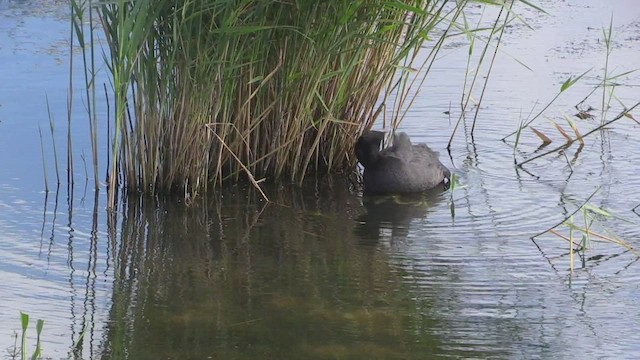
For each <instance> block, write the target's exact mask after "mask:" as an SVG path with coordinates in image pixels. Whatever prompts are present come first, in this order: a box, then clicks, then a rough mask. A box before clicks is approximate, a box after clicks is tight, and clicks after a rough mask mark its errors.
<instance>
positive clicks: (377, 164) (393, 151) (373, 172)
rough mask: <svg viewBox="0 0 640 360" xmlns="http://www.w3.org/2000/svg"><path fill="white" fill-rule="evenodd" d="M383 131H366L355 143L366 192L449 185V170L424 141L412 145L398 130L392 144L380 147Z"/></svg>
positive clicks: (416, 189)
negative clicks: (362, 168) (381, 148)
mask: <svg viewBox="0 0 640 360" xmlns="http://www.w3.org/2000/svg"><path fill="white" fill-rule="evenodd" d="M383 139H384V133H383V132H380V131H368V132H365V133H364V134H362V136H360V138H359V139H358V142H357V143H356V149H355V150H356V157H357V158H358V161H360V163H361V164H362V166H364V174H363V181H364V190H365V192H366V193H370V194H399V193H418V192H423V191H426V190H429V189H433V188H436V187H438V186H442V187H443V189H447V188H449V181H450V178H451V172H450V171H449V169H447V168H446V167H445V166H444V165H442V163H441V162H440V160H438V153H437V152H435V151H433V150H431V149H430V148H429V147H428V146H427V145H425V144H418V145H412V144H411V140H410V139H409V136H408V135H407V134H405V133H398V134H396V135H395V136H394V141H393V146H390V147H387V148H385V149H383V150H382V151H381V150H380V144H381V143H382V140H383Z"/></svg>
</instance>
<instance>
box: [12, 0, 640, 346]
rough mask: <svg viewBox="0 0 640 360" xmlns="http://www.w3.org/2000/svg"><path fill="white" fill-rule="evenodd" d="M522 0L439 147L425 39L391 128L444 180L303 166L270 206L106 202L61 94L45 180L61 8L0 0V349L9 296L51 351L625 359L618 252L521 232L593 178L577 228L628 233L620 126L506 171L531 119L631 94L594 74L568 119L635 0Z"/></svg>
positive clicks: (447, 52)
mask: <svg viewBox="0 0 640 360" xmlns="http://www.w3.org/2000/svg"><path fill="white" fill-rule="evenodd" d="M540 3H541V6H542V7H543V8H544V9H545V10H546V11H547V12H548V13H549V15H542V14H540V13H537V12H535V11H532V10H527V9H524V8H519V9H516V11H520V12H519V13H521V14H523V16H524V17H525V19H526V20H527V22H528V24H529V25H530V26H531V27H532V28H533V29H529V28H527V27H526V26H523V25H521V24H515V23H514V25H513V26H511V27H510V28H509V29H508V30H507V32H506V34H505V36H504V39H503V43H502V45H501V50H500V52H499V54H498V56H497V58H496V63H495V64H494V68H493V70H492V73H491V81H490V82H489V84H488V87H487V92H486V94H485V96H484V98H483V100H482V103H481V105H480V107H481V109H480V111H479V113H478V114H479V115H478V118H477V125H476V129H475V133H474V134H473V135H472V134H471V125H472V119H473V114H474V113H475V108H471V109H469V111H468V116H467V119H466V121H465V122H464V124H463V125H462V126H461V127H460V128H459V129H458V131H457V133H456V136H455V137H454V141H453V143H452V146H451V151H450V152H447V151H446V145H447V142H448V140H449V136H450V135H451V133H452V131H453V128H454V125H455V122H456V121H457V119H458V116H459V115H460V105H459V104H460V97H461V91H462V89H463V81H464V74H465V71H466V70H465V69H466V59H467V54H468V48H467V44H466V42H465V41H464V39H463V38H459V39H453V41H452V42H451V43H449V44H447V46H446V47H445V48H444V49H443V51H442V52H441V57H440V59H439V60H438V62H437V63H436V66H435V68H434V69H432V71H431V73H430V74H429V77H428V78H427V82H426V84H425V86H424V88H423V89H422V91H421V94H420V96H419V99H418V101H417V103H416V104H415V106H414V107H413V108H412V110H411V111H410V112H409V113H408V115H407V117H406V119H405V121H404V122H403V124H402V129H403V130H405V131H407V132H410V133H411V135H412V138H413V139H414V141H417V142H427V143H429V144H430V146H432V147H433V148H435V149H437V150H439V151H440V152H441V157H442V159H443V162H444V163H445V164H446V165H447V166H449V167H450V168H451V169H452V170H453V171H454V172H455V173H456V174H457V175H458V176H459V177H460V181H461V183H462V185H463V187H461V188H458V189H456V190H455V191H453V193H451V192H450V191H449V192H444V193H438V194H430V195H429V196H425V197H423V198H420V199H415V198H374V199H371V198H363V197H362V195H361V193H360V192H359V190H358V189H357V187H354V186H353V184H351V183H350V182H349V181H346V180H340V179H321V180H318V181H309V183H307V184H305V186H304V187H303V188H295V187H290V186H279V187H269V188H267V191H268V193H269V196H270V198H271V199H272V200H273V202H272V203H265V202H264V201H262V200H261V199H260V196H259V195H258V194H256V193H255V192H254V191H253V190H252V189H250V188H246V187H243V186H239V187H232V188H227V189H223V190H220V191H218V192H217V193H216V194H212V195H211V196H209V197H207V198H201V199H199V200H198V201H197V202H196V203H195V204H193V205H192V206H185V204H184V203H183V202H182V201H180V199H176V198H163V199H152V198H142V199H137V198H131V199H123V200H121V202H120V204H119V207H118V211H117V212H116V213H108V212H107V211H105V200H106V199H105V193H104V190H103V191H102V192H99V193H94V192H93V191H92V184H91V181H89V184H88V185H87V184H86V183H85V179H84V178H85V172H84V167H83V165H81V164H82V159H81V155H82V154H84V155H88V154H89V153H90V144H89V142H88V139H87V138H86V137H84V136H83V135H82V134H86V133H87V128H86V127H87V126H86V120H84V117H83V112H84V111H85V110H84V107H83V104H82V102H81V101H80V100H77V101H76V105H75V108H74V114H75V115H74V121H73V130H72V131H73V132H74V134H75V135H76V136H75V139H76V140H74V149H76V151H75V152H76V154H77V156H76V170H75V174H74V178H75V185H74V186H73V187H68V186H67V185H66V177H67V174H66V173H65V172H64V171H62V172H61V173H60V176H61V177H62V185H61V187H60V188H59V189H58V191H56V188H55V180H54V179H55V171H54V166H53V163H54V161H53V153H52V150H51V149H52V141H51V135H50V134H49V116H48V113H47V106H46V104H47V103H46V101H47V100H46V98H48V100H49V104H50V106H51V109H52V114H53V115H54V117H55V124H56V126H55V129H54V138H55V139H56V144H57V147H58V152H59V154H58V157H59V161H60V162H61V164H62V165H61V169H65V168H66V166H65V164H66V160H65V156H64V154H65V149H66V140H65V139H66V138H65V136H66V101H67V93H68V88H69V86H68V84H69V71H68V68H69V65H68V62H67V59H68V36H69V35H68V31H69V29H68V24H67V22H66V17H65V16H66V15H65V14H66V11H67V9H66V5H67V4H66V3H65V2H51V1H6V0H5V1H1V0H0V64H1V65H2V66H0V79H3V84H4V85H3V86H2V87H0V149H1V151H0V279H2V280H0V294H2V296H0V324H2V325H0V351H2V357H3V358H11V355H10V354H11V349H12V347H13V346H14V334H15V333H17V332H19V331H20V330H19V329H20V322H19V312H20V311H24V312H27V313H29V314H30V315H31V317H32V319H37V318H40V319H44V320H45V328H44V333H43V352H44V354H45V356H47V357H50V358H54V359H58V358H68V357H73V358H87V359H88V358H104V359H123V358H129V359H206V358H212V359H245V358H246V359H255V358H285V359H286V358H304V359H333V358H343V359H344V358H346V359H361V358H366V359H424V358H429V357H432V358H501V359H502V358H527V359H531V358H558V359H562V358H613V359H622V358H629V359H631V358H637V356H638V354H640V345H638V344H640V334H639V333H638V331H637V329H638V328H639V327H640V307H639V306H638V305H637V299H638V297H639V296H640V288H639V287H640V285H639V284H640V266H639V264H638V257H637V256H636V255H635V254H634V253H633V252H631V251H628V250H627V249H626V248H623V247H621V246H618V245H614V244H611V243H602V242H593V243H592V247H591V249H590V250H589V251H587V252H586V253H585V256H584V258H583V259H582V260H581V259H580V258H578V259H577V260H576V262H575V265H576V269H575V271H574V272H573V273H571V272H570V270H569V252H568V246H567V243H566V242H565V241H563V240H561V239H559V238H558V237H555V236H553V235H543V236H540V237H538V238H536V241H532V240H531V236H533V235H534V234H537V233H540V232H542V231H544V230H546V229H548V228H550V227H551V226H553V225H555V224H556V223H558V222H559V221H561V220H562V219H563V218H565V217H566V216H568V215H569V214H571V213H572V212H574V211H575V210H576V209H577V208H579V207H580V206H581V205H582V204H583V203H584V201H585V200H586V199H587V198H588V197H589V196H590V195H591V194H593V193H594V191H596V190H597V191H596V193H595V195H594V196H593V198H592V199H591V201H590V203H591V204H593V205H594V206H598V207H602V208H606V209H607V210H608V211H610V212H611V213H613V214H615V215H617V216H618V218H604V219H600V221H599V224H597V225H596V226H597V230H598V231H601V232H604V231H606V230H611V231H612V232H614V233H615V234H616V235H617V236H619V237H620V238H622V239H624V240H626V241H628V242H629V243H630V244H631V245H632V246H634V247H638V246H640V244H639V243H638V239H639V238H640V230H639V229H640V227H638V215H637V214H636V213H634V212H633V211H632V209H633V208H634V207H635V206H637V205H638V204H640V180H639V177H638V175H637V174H638V173H639V172H640V136H638V129H639V128H640V126H639V125H638V124H637V123H635V122H633V121H631V120H630V119H622V120H620V121H618V122H616V123H615V124H612V125H611V126H609V127H607V128H606V129H605V130H603V131H599V132H597V133H595V134H594V135H591V136H589V137H587V138H586V139H585V145H584V147H583V148H582V149H580V150H579V149H578V144H574V145H573V146H571V147H569V148H568V149H566V150H565V151H564V152H563V153H555V154H551V155H548V156H546V157H543V158H541V159H538V160H535V161H533V162H531V163H529V164H527V165H525V166H524V167H523V168H522V169H520V168H518V167H516V166H514V153H515V159H516V160H517V161H522V160H524V159H527V158H530V157H532V156H534V155H536V154H539V153H541V152H543V151H545V150H548V149H550V148H553V147H556V146H559V145H561V144H562V143H563V138H562V136H561V135H560V134H559V133H558V132H557V131H556V130H555V129H554V126H553V124H552V123H551V121H550V120H554V121H556V122H558V123H559V124H562V126H563V127H564V128H565V129H569V128H568V126H567V125H566V121H565V120H564V119H563V114H566V115H568V116H569V117H571V118H572V119H573V120H574V121H575V122H576V125H577V126H578V128H579V129H580V130H581V131H582V133H586V132H587V131H589V130H590V129H592V128H594V127H596V126H598V125H599V124H600V122H601V121H602V119H603V118H604V119H606V120H609V119H613V118H614V117H615V115H616V114H617V113H619V112H620V111H621V108H622V105H621V104H624V105H627V106H631V105H633V104H635V103H636V102H638V101H640V95H639V94H640V93H639V92H638V86H639V85H640V81H639V80H640V76H639V75H638V74H636V73H632V74H630V75H628V76H624V77H622V78H619V79H617V80H616V81H617V84H618V85H617V86H616V87H615V90H614V95H615V98H614V100H612V101H611V108H610V109H607V112H606V113H603V112H602V111H601V110H602V93H601V90H598V92H597V93H596V95H593V96H592V97H590V98H588V100H587V101H586V103H585V105H584V106H585V108H586V107H587V106H592V107H594V108H595V109H596V110H594V111H592V112H591V113H592V114H593V115H594V118H593V119H586V120H580V119H578V118H576V117H573V114H575V113H577V111H578V110H576V109H575V108H574V105H575V104H577V103H578V102H580V101H581V100H582V99H583V98H584V97H585V96H587V95H588V94H589V92H590V91H591V90H592V88H593V87H594V86H596V85H597V84H598V83H600V82H601V80H602V77H603V74H604V64H605V59H606V48H605V46H604V42H603V38H602V28H603V27H608V24H609V20H610V17H611V16H612V15H613V20H614V36H613V40H614V41H613V43H612V44H613V46H612V52H611V55H610V57H609V67H608V72H609V74H618V73H623V72H626V71H629V70H633V69H636V68H637V66H638V64H639V63H638V61H637V59H638V56H637V55H638V54H639V53H640V52H639V51H640V41H639V40H640V8H639V7H638V6H637V4H636V2H635V1H630V0H629V1H623V0H616V1H608V2H603V1H596V0H589V1H581V2H573V3H571V2H557V1H541V2H540ZM470 11H471V13H470V15H471V16H479V14H480V13H481V12H480V9H479V8H478V9H473V8H472V9H470ZM485 16H487V15H486V14H485ZM479 53H480V49H476V50H475V52H474V54H476V55H477V54H479ZM516 60H517V61H516ZM523 64H524V65H526V66H527V67H528V68H530V69H527V67H525V66H524V65H523ZM589 69H592V70H591V72H589V73H588V74H587V75H585V77H584V79H583V80H582V81H580V82H579V83H577V84H576V85H575V86H574V87H572V88H571V90H570V91H568V92H566V93H564V94H563V95H562V96H561V97H560V98H559V99H558V100H557V101H556V102H554V104H553V105H552V106H551V107H550V108H549V109H548V110H547V111H546V112H545V114H546V116H545V117H542V118H540V119H538V120H536V122H535V123H534V124H533V126H534V127H536V128H537V129H539V130H541V131H543V132H545V133H546V134H548V135H549V136H550V137H551V138H552V139H553V141H554V142H553V143H552V144H551V145H549V146H548V147H547V148H545V149H538V147H539V146H540V140H539V139H538V138H537V137H536V136H535V135H534V134H533V133H532V132H530V131H525V132H524V133H523V135H522V137H521V139H520V145H519V146H518V148H517V149H516V151H515V152H514V149H513V142H514V138H509V139H507V141H506V142H504V141H502V140H501V139H502V138H503V137H504V136H505V135H507V134H509V133H510V132H512V131H514V130H515V129H516V128H517V126H518V124H519V123H520V121H521V119H522V118H525V117H527V116H528V115H529V113H536V112H537V111H539V109H541V108H542V107H543V106H544V105H545V104H546V103H547V102H549V101H550V100H551V99H552V98H553V97H554V96H555V94H556V93H557V92H558V91H559V89H560V85H561V84H562V83H563V82H564V81H565V80H567V79H568V78H569V77H570V76H577V75H579V74H582V73H583V72H585V71H587V70H589ZM79 76H80V75H79V72H76V73H75V75H74V77H75V78H77V79H80V77H79ZM101 76H102V78H103V79H106V74H104V73H102V74H101ZM105 81H106V80H105ZM75 91H77V92H78V93H77V94H76V98H78V99H79V96H81V89H76V90H75ZM479 98H480V92H479V91H475V92H474V99H475V100H478V99H479ZM103 107H104V106H103ZM534 107H535V109H534V110H533V111H532V108H534ZM105 111H106V110H105V109H104V108H101V109H99V112H100V114H101V116H100V118H101V121H103V119H104V118H105V117H106V113H105ZM446 112H448V113H446ZM633 113H634V114H635V116H636V118H638V119H640V115H638V114H640V112H638V111H635V112H633ZM101 125H104V124H101ZM39 126H40V127H41V128H42V131H43V134H44V136H43V141H44V143H45V148H46V149H47V151H46V153H47V155H46V156H45V160H46V167H47V169H48V171H47V174H48V179H49V186H50V187H51V188H52V191H51V192H49V194H48V195H47V194H45V192H44V180H43V174H42V155H41V147H40V138H39V136H38V127H39ZM102 166H104V165H102ZM88 171H89V174H90V175H91V173H90V169H89V170H88ZM452 198H453V208H454V211H455V217H453V216H452V213H451V203H452ZM576 219H581V218H579V217H578V218H576ZM32 326H33V324H32ZM83 333H84V337H83V340H82V342H81V343H80V345H79V346H78V347H77V348H73V345H74V344H76V343H77V342H78V341H80V338H81V335H82V334H83ZM34 334H35V333H34V330H33V328H32V329H31V331H30V335H31V337H30V339H29V344H30V345H31V346H33V344H34Z"/></svg>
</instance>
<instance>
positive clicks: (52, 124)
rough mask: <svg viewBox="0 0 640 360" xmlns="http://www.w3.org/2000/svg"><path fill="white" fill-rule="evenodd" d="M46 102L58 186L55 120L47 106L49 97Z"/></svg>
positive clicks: (58, 173)
mask: <svg viewBox="0 0 640 360" xmlns="http://www.w3.org/2000/svg"><path fill="white" fill-rule="evenodd" d="M46 100H47V114H48V115H49V131H50V132H51V142H52V146H53V161H54V165H55V168H56V180H57V182H58V185H60V170H59V168H60V167H59V166H58V148H57V146H56V134H55V120H54V118H53V113H52V112H51V107H50V106H49V97H48V96H47V97H46Z"/></svg>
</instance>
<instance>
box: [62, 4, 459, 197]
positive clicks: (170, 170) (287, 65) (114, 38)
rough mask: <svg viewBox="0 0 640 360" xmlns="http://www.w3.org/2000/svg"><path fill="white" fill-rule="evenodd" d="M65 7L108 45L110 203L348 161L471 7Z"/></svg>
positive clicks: (340, 168) (300, 174) (335, 167)
mask: <svg viewBox="0 0 640 360" xmlns="http://www.w3.org/2000/svg"><path fill="white" fill-rule="evenodd" d="M73 3H74V4H76V5H75V6H74V8H76V9H85V8H86V7H87V6H88V7H89V8H93V9H95V10H96V11H97V15H98V18H99V20H100V22H101V25H102V28H103V30H104V34H105V39H106V43H107V44H108V51H105V53H106V54H107V55H106V57H107V66H108V69H109V71H110V72H111V75H112V79H113V83H112V84H111V85H112V90H113V93H114V98H115V112H114V117H115V120H114V121H112V122H111V124H110V129H112V130H113V131H110V133H111V138H110V139H109V143H110V146H111V149H110V150H109V153H110V158H109V162H110V163H109V165H108V169H109V170H108V175H107V179H108V187H109V194H110V196H109V203H110V206H113V204H114V203H115V194H116V192H117V189H118V188H119V186H120V184H122V185H123V186H124V187H125V188H126V189H129V190H133V191H136V192H146V193H156V192H167V191H176V190H177V191H181V192H182V191H183V192H184V193H185V194H186V195H187V196H193V195H196V194H198V193H199V192H203V191H206V190H207V188H208V187H209V185H210V184H216V185H219V184H222V183H224V182H227V181H229V180H231V181H237V180H239V179H241V178H246V179H249V180H250V181H251V182H252V183H253V184H254V185H256V186H258V187H259V183H260V182H261V181H263V180H265V179H268V180H280V181H288V182H293V183H301V182H302V180H303V179H304V177H305V176H306V175H308V174H311V173H313V174H326V173H336V172H344V171H349V170H352V169H353V168H354V167H353V165H354V164H355V159H354V158H353V155H352V151H351V150H352V146H353V143H354V142H355V139H356V138H357V136H358V135H359V134H360V132H361V131H362V130H363V129H366V128H369V127H371V126H372V124H373V122H374V121H375V120H376V118H378V116H379V115H380V114H385V113H387V112H388V110H389V109H388V108H387V107H389V108H391V109H392V110H393V111H394V112H396V113H398V114H400V113H402V112H403V111H406V109H405V108H402V107H403V106H404V107H407V106H409V105H410V104H411V103H412V101H411V99H409V98H410V97H411V96H415V94H416V92H415V91H413V92H412V91H411V90H412V89H411V87H412V84H416V82H415V77H416V71H417V69H420V70H421V76H422V75H424V76H426V73H427V72H428V69H430V66H429V65H430V64H431V63H432V62H433V60H434V59H435V55H436V54H437V52H438V50H439V48H440V45H441V44H442V42H443V40H444V39H445V38H446V37H447V36H449V35H450V34H449V33H450V30H451V29H456V26H455V25H456V20H457V19H458V16H460V14H462V12H463V9H464V8H465V6H466V5H467V3H468V2H467V1H458V2H447V1H444V0H443V1H427V0H405V1H396V0H370V1H364V2H351V1H317V2H316V1H293V0H283V1H258V0H238V1H216V0H209V1H202V0H186V1H180V2H174V1H166V0H165V1H163V0H160V1H151V0H139V1H125V0H117V1H92V0H73ZM83 13H84V12H83V11H77V12H75V14H76V16H82V14H83ZM84 16H86V15H84ZM79 22H80V21H77V19H76V21H75V23H79ZM458 29H460V27H459V26H458ZM76 34H77V35H78V37H79V38H81V39H80V42H81V43H82V44H85V43H86V42H87V41H90V42H93V41H94V36H93V33H92V32H89V33H88V34H89V35H90V39H84V37H87V35H86V34H87V32H82V31H81V30H77V31H76ZM426 41H429V44H430V45H429V47H430V48H431V51H429V52H428V53H427V54H428V55H427V56H426V60H425V59H424V57H422V58H421V59H420V60H419V61H420V62H421V63H420V64H418V65H416V64H414V63H415V62H416V61H417V60H416V59H417V58H418V56H417V54H418V50H420V49H421V47H423V45H424V44H425V42H426ZM83 49H84V47H83ZM92 54H93V53H92ZM91 56H93V55H91ZM91 58H93V57H91ZM86 64H87V62H86V61H85V66H87V65H86ZM90 66H94V65H93V61H91V65H90ZM88 73H89V74H94V72H88ZM91 78H92V76H89V77H88V79H89V80H88V84H89V85H91V87H92V91H93V98H94V99H95V86H94V84H93V83H92V82H91V81H90V80H91ZM87 100H88V101H91V96H90V95H87ZM391 101H393V103H391ZM387 102H389V103H391V104H387ZM93 109H95V107H93ZM91 121H93V124H95V116H93V118H92V120H91ZM396 123H397V122H394V124H396ZM92 141H94V143H95V142H97V140H95V126H94V127H92ZM94 154H95V152H94ZM93 160H94V168H95V167H96V165H95V163H96V162H97V159H96V158H95V156H94V159H93ZM96 186H98V185H97V183H96ZM265 197H266V195H265Z"/></svg>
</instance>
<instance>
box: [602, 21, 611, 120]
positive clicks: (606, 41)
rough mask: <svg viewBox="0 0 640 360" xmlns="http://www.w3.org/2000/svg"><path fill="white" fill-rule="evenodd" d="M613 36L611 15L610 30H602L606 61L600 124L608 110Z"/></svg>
mask: <svg viewBox="0 0 640 360" xmlns="http://www.w3.org/2000/svg"><path fill="white" fill-rule="evenodd" d="M612 36H613V15H611V19H610V20H609V28H608V29H604V28H603V29H602V37H603V39H604V44H605V47H606V56H605V60H604V77H603V81H602V105H601V106H602V108H601V109H602V110H601V117H600V122H601V123H604V122H605V116H606V114H607V108H608V102H607V101H606V97H607V76H608V74H609V57H610V56H611V51H612V47H611V45H612V44H611V40H612Z"/></svg>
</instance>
